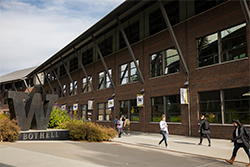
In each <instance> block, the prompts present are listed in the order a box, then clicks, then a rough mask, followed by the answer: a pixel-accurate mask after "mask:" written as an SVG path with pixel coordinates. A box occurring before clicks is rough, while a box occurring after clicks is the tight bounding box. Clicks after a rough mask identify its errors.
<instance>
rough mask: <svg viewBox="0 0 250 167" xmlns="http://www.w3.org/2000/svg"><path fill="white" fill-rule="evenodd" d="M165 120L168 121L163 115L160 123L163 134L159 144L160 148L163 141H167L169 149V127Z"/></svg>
mask: <svg viewBox="0 0 250 167" xmlns="http://www.w3.org/2000/svg"><path fill="white" fill-rule="evenodd" d="M165 119H166V118H165V115H162V118H161V121H160V130H161V134H162V139H161V141H160V142H159V144H158V146H159V147H160V145H161V143H162V142H163V141H165V145H166V147H167V148H169V147H168V143H167V137H168V135H169V132H168V125H167V123H166V121H165Z"/></svg>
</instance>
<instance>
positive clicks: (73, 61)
mask: <svg viewBox="0 0 250 167" xmlns="http://www.w3.org/2000/svg"><path fill="white" fill-rule="evenodd" d="M69 62H70V64H69V68H70V72H71V71H74V70H76V69H78V58H77V57H74V58H72V59H71V60H70V61H69Z"/></svg>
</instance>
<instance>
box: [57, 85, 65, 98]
mask: <svg viewBox="0 0 250 167" xmlns="http://www.w3.org/2000/svg"><path fill="white" fill-rule="evenodd" d="M62 89H63V92H62V90H61V88H60V87H59V97H65V96H66V85H65V84H64V85H62Z"/></svg>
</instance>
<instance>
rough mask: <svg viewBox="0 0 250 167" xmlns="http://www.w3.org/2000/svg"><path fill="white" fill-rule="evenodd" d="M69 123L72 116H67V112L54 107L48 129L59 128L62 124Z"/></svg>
mask: <svg viewBox="0 0 250 167" xmlns="http://www.w3.org/2000/svg"><path fill="white" fill-rule="evenodd" d="M68 121H70V116H69V115H67V111H66V110H64V111H62V109H61V108H60V107H58V106H54V107H53V108H52V111H51V114H50V119H49V123H48V128H58V126H59V125H60V124H62V123H65V122H68Z"/></svg>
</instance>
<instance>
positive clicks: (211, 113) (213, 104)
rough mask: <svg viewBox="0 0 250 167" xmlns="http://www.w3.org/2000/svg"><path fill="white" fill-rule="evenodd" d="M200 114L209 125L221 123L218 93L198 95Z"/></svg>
mask: <svg viewBox="0 0 250 167" xmlns="http://www.w3.org/2000/svg"><path fill="white" fill-rule="evenodd" d="M199 95H200V112H201V115H205V117H206V118H207V120H208V121H209V122H211V123H222V122H221V100H220V91H211V92H203V93H200V94H199Z"/></svg>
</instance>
